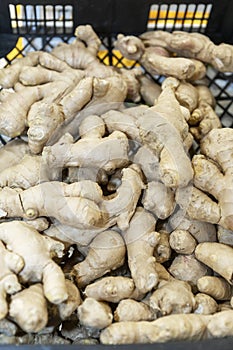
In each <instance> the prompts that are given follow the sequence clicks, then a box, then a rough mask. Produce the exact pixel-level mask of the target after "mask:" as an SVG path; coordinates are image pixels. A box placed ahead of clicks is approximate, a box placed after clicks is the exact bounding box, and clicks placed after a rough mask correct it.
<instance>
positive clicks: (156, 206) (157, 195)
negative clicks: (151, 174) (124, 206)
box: [142, 181, 176, 220]
mask: <svg viewBox="0 0 233 350" xmlns="http://www.w3.org/2000/svg"><path fill="white" fill-rule="evenodd" d="M142 204H143V207H144V208H145V209H146V210H148V211H150V212H152V213H153V214H154V215H155V217H157V218H159V219H163V220H164V219H166V218H168V217H169V216H170V215H171V214H172V212H173V210H174V208H175V204H176V203H175V195H174V192H173V191H172V189H171V188H169V187H166V186H165V185H164V184H163V183H162V182H160V181H150V182H148V184H147V188H146V189H145V190H144V193H143V198H142Z"/></svg>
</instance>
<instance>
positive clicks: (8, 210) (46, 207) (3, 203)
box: [0, 181, 103, 228]
mask: <svg viewBox="0 0 233 350" xmlns="http://www.w3.org/2000/svg"><path fill="white" fill-rule="evenodd" d="M93 184H96V183H93ZM97 190H98V189H97ZM100 193H101V192H100ZM6 195H7V196H6ZM92 195H93V194H92V193H90V195H89V197H92ZM87 196H88V195H87ZM12 201H13V202H14V204H15V206H14V208H12ZM0 207H1V209H2V211H3V214H4V212H5V216H7V217H23V218H27V219H35V218H37V217H40V216H51V217H53V218H56V219H58V220H59V221H60V222H61V223H63V224H68V223H69V224H71V225H72V226H74V227H78V228H93V227H96V226H98V224H99V223H100V222H103V217H102V213H101V211H100V209H99V207H98V205H97V204H96V203H95V202H94V201H93V200H92V199H88V198H86V197H84V196H83V195H82V194H81V192H80V186H79V183H74V184H70V185H67V184H65V183H62V182H52V181H51V182H44V183H42V184H39V185H36V186H33V187H30V188H29V189H27V190H24V191H19V189H10V188H8V187H5V188H4V189H2V190H1V191H0Z"/></svg>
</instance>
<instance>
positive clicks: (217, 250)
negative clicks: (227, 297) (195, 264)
mask: <svg viewBox="0 0 233 350" xmlns="http://www.w3.org/2000/svg"><path fill="white" fill-rule="evenodd" d="M195 256H196V258H197V259H198V260H199V261H201V262H202V263H203V264H205V265H207V266H209V267H210V268H211V269H212V270H214V271H215V272H217V273H218V274H219V275H220V276H222V277H224V278H225V279H226V280H227V281H228V283H230V284H233V270H232V269H233V267H232V266H233V248H232V247H229V246H227V245H225V244H222V243H217V242H204V243H200V244H198V245H197V247H196V249H195ZM219 256H221V259H219V258H218V257H219Z"/></svg>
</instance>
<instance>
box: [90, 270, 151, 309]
mask: <svg viewBox="0 0 233 350" xmlns="http://www.w3.org/2000/svg"><path fill="white" fill-rule="evenodd" d="M84 293H85V295H86V296H87V297H90V298H94V299H96V300H99V301H107V302H111V303H119V301H121V300H122V299H128V298H132V299H135V300H138V299H141V298H142V297H143V296H144V294H142V293H140V292H139V291H138V290H137V289H136V287H135V284H134V281H133V279H132V278H129V277H123V276H115V277H111V276H109V277H102V278H101V279H99V280H98V281H96V282H94V283H91V284H89V285H88V286H87V287H86V288H85V291H84Z"/></svg>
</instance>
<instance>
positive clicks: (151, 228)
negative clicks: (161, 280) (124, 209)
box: [123, 207, 160, 293]
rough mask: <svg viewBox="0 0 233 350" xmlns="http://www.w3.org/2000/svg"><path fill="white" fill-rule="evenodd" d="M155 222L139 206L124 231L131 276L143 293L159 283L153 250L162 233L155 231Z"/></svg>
mask: <svg viewBox="0 0 233 350" xmlns="http://www.w3.org/2000/svg"><path fill="white" fill-rule="evenodd" d="M155 223H156V221H155V219H154V217H153V216H152V215H151V214H150V213H149V212H147V211H146V210H144V209H143V208H140V207H139V208H137V209H136V211H135V214H134V215H133V217H132V218H131V220H130V223H129V228H128V229H127V230H126V231H125V232H124V233H123V237H124V240H125V244H126V247H127V255H128V264H129V269H130V271H131V276H132V278H133V280H134V283H135V286H136V288H137V289H138V290H139V291H140V292H141V293H147V292H148V291H150V290H152V288H154V287H155V286H156V285H157V283H158V274H157V271H156V267H155V258H154V256H153V252H154V248H155V246H156V245H157V244H158V242H159V238H160V235H159V233H158V232H155Z"/></svg>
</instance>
